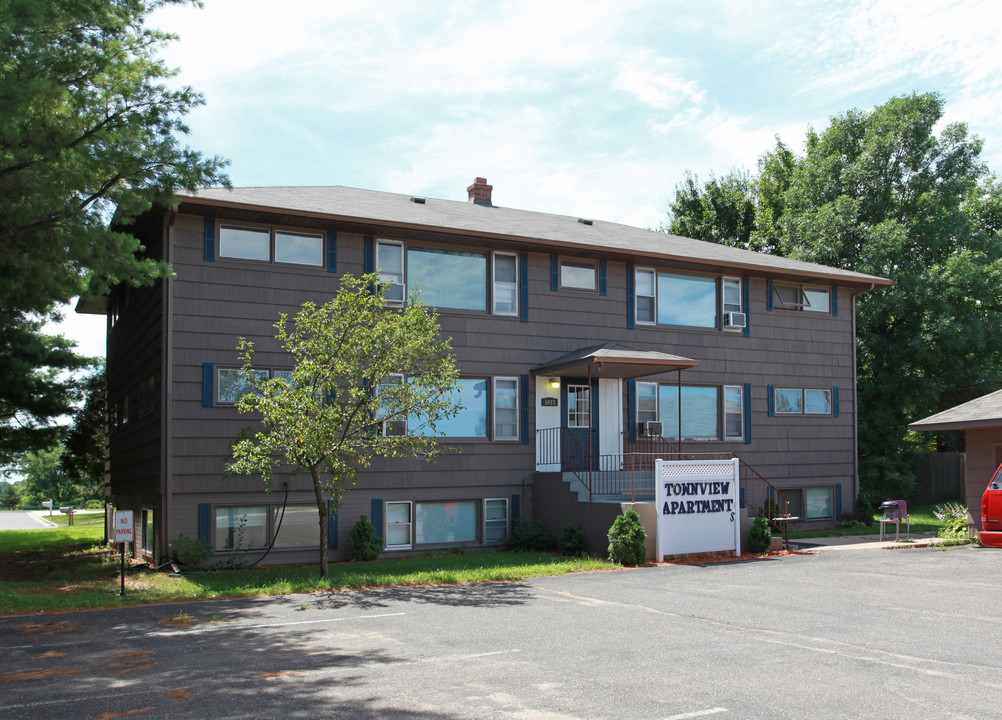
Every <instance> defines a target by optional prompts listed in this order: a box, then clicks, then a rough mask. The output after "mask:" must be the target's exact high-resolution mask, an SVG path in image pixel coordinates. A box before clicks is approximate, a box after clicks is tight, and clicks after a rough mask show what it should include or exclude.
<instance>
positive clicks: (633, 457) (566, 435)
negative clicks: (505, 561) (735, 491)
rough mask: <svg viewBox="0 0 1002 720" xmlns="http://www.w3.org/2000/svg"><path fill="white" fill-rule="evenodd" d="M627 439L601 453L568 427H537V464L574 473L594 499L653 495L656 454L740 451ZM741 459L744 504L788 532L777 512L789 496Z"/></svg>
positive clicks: (706, 456)
mask: <svg viewBox="0 0 1002 720" xmlns="http://www.w3.org/2000/svg"><path fill="white" fill-rule="evenodd" d="M565 443H566V444H565ZM623 443H624V448H629V451H627V452H622V453H610V454H605V455H600V454H597V453H590V452H589V449H588V447H587V446H586V445H585V444H584V443H582V442H581V440H580V438H578V437H577V436H575V435H574V434H572V433H571V432H570V431H569V428H566V427H558V428H546V429H542V430H537V431H536V465H537V467H539V466H546V467H550V468H554V467H555V468H559V472H568V473H573V474H574V476H575V477H576V478H577V479H578V480H579V481H580V482H581V484H582V485H583V486H584V487H585V489H587V491H588V500H589V502H590V501H592V500H593V498H594V496H595V495H603V496H606V497H611V498H622V499H623V500H624V501H625V500H626V498H629V500H630V502H638V501H648V500H653V499H654V494H655V491H654V463H655V461H657V460H732V459H734V458H735V457H737V456H736V455H735V454H734V453H732V452H699V453H686V452H679V451H678V443H673V442H671V441H669V440H667V439H666V438H663V437H637V438H636V440H634V441H633V442H628V439H627V436H626V433H624V434H623ZM641 448H642V449H641ZM738 462H739V469H740V493H741V495H740V497H741V507H742V509H744V508H749V509H750V510H751V511H752V513H754V514H755V515H758V516H761V517H765V518H768V520H769V524H770V525H771V526H772V527H773V529H774V530H778V531H780V532H783V531H784V530H785V528H784V527H783V526H782V525H781V524H780V523H777V522H774V521H773V518H775V517H780V516H783V515H785V514H787V513H788V511H789V506H790V501H789V500H788V499H787V497H786V496H785V495H783V493H781V492H780V491H779V490H777V489H776V487H775V486H774V485H773V484H772V483H770V482H769V481H768V480H766V479H765V478H764V477H762V475H761V474H760V473H759V472H758V471H757V470H755V469H754V468H753V467H752V466H751V465H749V464H748V463H746V462H745V461H744V460H742V459H741V458H738Z"/></svg>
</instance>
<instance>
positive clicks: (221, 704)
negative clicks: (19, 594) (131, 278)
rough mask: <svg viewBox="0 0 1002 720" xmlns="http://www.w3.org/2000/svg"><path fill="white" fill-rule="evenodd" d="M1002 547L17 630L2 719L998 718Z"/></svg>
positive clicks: (86, 620)
mask: <svg viewBox="0 0 1002 720" xmlns="http://www.w3.org/2000/svg"><path fill="white" fill-rule="evenodd" d="M1000 568H1002V552H1000V551H998V550H991V549H982V548H972V547H962V548H956V549H950V550H937V549H932V548H927V549H907V550H896V551H890V550H880V549H872V550H865V551H845V550H841V551H829V550H825V549H822V550H821V551H820V552H818V553H817V554H812V555H795V556H788V557H780V558H776V559H767V560H755V561H749V562H730V563H719V564H708V565H704V566H699V565H689V566H666V567H653V568H643V569H637V570H627V571H623V572H608V573H592V574H582V575H572V576H565V577H559V578H541V579H533V580H529V581H527V582H525V583H522V584H514V583H499V584H490V585H470V586H460V587H432V588H407V589H386V590H373V591H362V592H348V593H333V594H323V595H296V596H283V597H278V598H269V599H255V600H241V601H217V602H204V603H189V604H183V605H161V606H147V607H139V608H131V609H128V610H117V611H92V612H80V613H71V614H63V615H33V616H18V617H7V618H2V619H0V717H3V718H5V719H6V720H15V719H17V718H62V717H66V718H70V717H72V718H102V719H108V718H115V717H133V716H137V717H142V718H175V717H196V718H318V717H324V718H327V717H333V718H442V719H446V718H488V717H489V718H545V719H556V718H663V719H665V718H671V719H681V718H703V717H711V718H717V717H719V718H728V717H730V718H807V717H810V718H813V719H819V718H909V720H915V719H916V718H987V717H995V716H997V715H998V712H999V710H998V706H999V698H1000V697H1002V695H1000V690H1002V650H1000V648H999V637H1000V633H1002V620H1000V617H1002V613H1000V612H999V599H1000V597H1002V592H1000V591H1002V573H1000V572H999V569H1000Z"/></svg>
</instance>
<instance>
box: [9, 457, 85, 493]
mask: <svg viewBox="0 0 1002 720" xmlns="http://www.w3.org/2000/svg"><path fill="white" fill-rule="evenodd" d="M62 454H63V448H62V446H61V445H57V446H55V447H54V448H52V449H50V450H39V451H37V452H31V453H26V454H25V455H23V456H22V457H21V458H20V460H19V462H18V472H20V474H21V475H22V476H23V477H24V480H23V481H22V483H23V484H22V488H21V495H22V501H23V502H24V504H25V505H41V504H42V502H43V501H45V500H53V501H55V503H56V504H57V505H60V504H61V505H77V504H79V503H80V500H81V498H80V493H79V489H78V488H77V487H75V486H74V484H73V481H72V480H71V479H70V477H69V476H68V475H67V474H66V473H65V472H63V469H62V463H61V459H62Z"/></svg>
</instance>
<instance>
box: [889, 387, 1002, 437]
mask: <svg viewBox="0 0 1002 720" xmlns="http://www.w3.org/2000/svg"><path fill="white" fill-rule="evenodd" d="M996 425H1002V390H996V391H995V392H993V393H988V394H987V395H982V396H981V397H979V398H974V399H973V400H971V401H969V402H965V403H963V404H961V405H956V406H954V407H952V408H950V409H949V410H944V411H943V412H939V413H936V414H935V415H930V416H929V417H927V418H923V419H922V420H919V421H918V422H913V423H912V424H911V425H909V426H908V427H909V428H911V429H912V430H966V429H967V428H981V427H994V426H996Z"/></svg>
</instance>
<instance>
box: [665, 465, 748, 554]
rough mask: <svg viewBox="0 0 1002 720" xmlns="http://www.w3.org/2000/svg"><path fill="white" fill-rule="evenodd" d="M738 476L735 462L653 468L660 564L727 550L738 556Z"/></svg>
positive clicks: (739, 523)
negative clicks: (679, 557)
mask: <svg viewBox="0 0 1002 720" xmlns="http://www.w3.org/2000/svg"><path fill="white" fill-rule="evenodd" d="M740 472H741V471H740V464H739V461H738V460H737V459H733V460H670V461H669V460H658V461H657V462H656V463H655V466H654V492H655V496H654V497H655V501H656V504H655V507H656V508H657V510H658V521H657V540H658V559H659V560H660V559H662V558H664V556H665V555H684V554H688V553H702V552H720V551H725V550H733V551H734V554H735V555H741V518H740V517H739V516H738V513H739V512H740V511H741V503H740V502H739V499H738V498H739V489H738V486H739V483H740V478H741V475H740Z"/></svg>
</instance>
